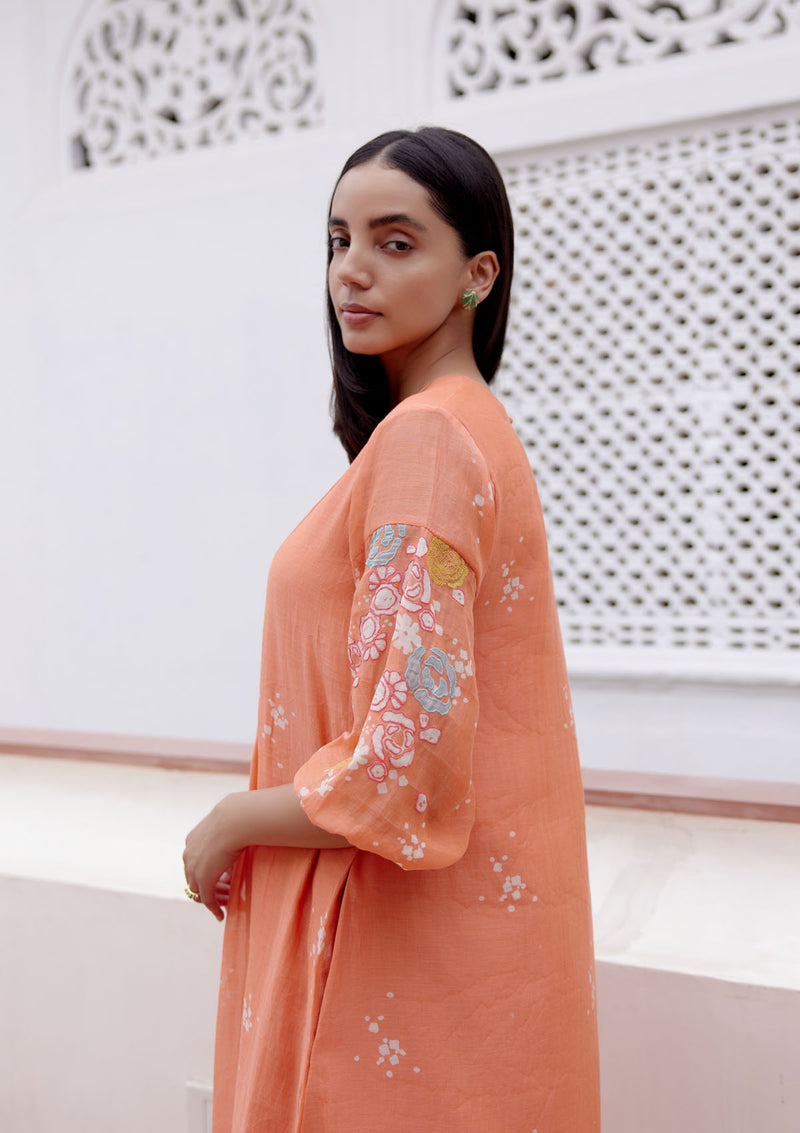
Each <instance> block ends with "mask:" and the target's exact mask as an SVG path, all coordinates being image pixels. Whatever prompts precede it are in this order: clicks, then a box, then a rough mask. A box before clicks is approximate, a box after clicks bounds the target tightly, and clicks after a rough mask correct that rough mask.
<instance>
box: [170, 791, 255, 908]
mask: <svg viewBox="0 0 800 1133" xmlns="http://www.w3.org/2000/svg"><path fill="white" fill-rule="evenodd" d="M242 793H243V794H246V793H247V792H242ZM236 800H237V795H236V794H233V795H227V796H226V797H225V798H224V799H222V800H221V801H220V802H218V803H217V805H216V806H215V807H214V809H213V810H212V811H211V812H210V813H209V814H207V815H206V817H205V818H204V819H203V820H202V821H201V822H198V824H197V826H195V828H194V830H191V831H190V832H189V834H188V836H187V838H186V849H185V850H184V851H183V868H184V872H185V874H186V884H187V885H188V886H189V888H190V889H191V890H193V891H194V892H195V893H199V894H200V900H201V901H202V903H203V904H204V905H205V907H206V908H207V909H208V910H209V911H210V912H212V913H213V914H214V916H215V917H216V918H217V920H218V921H221V920H222V919H223V916H224V913H223V911H222V910H223V908H224V907H225V906H226V905H227V904H228V897H229V896H230V889H231V884H230V883H231V874H232V872H233V866H234V863H235V861H236V859H237V857H238V856H239V854H240V852H241V850H242V849H243V848H244V843H242V842H240V838H239V836H238V826H239V824H238V823H237V801H236Z"/></svg>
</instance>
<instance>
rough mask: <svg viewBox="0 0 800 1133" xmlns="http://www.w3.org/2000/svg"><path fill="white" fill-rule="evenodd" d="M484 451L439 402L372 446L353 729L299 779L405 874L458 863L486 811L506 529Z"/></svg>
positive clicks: (363, 521) (358, 561) (330, 821)
mask: <svg viewBox="0 0 800 1133" xmlns="http://www.w3.org/2000/svg"><path fill="white" fill-rule="evenodd" d="M409 429H411V438H412V439H413V441H414V443H413V444H412V446H411V449H412V450H413V453H415V454H416V456H415V459H414V462H413V467H412V468H411V469H409V466H408V458H409V455H411V454H412V453H411V451H410V450H409V448H408V443H409ZM420 430H421V431H422V434H423V436H422V439H423V441H424V442H429V445H428V448H427V456H426V455H425V450H424V446H423V451H422V452H421V450H420V448H419V444H418V442H419V440H420ZM454 431H455V436H454V435H453V432H454ZM386 433H389V434H390V435H389V436H386V435H385V434H386ZM391 434H393V435H391ZM476 453H477V449H476V448H475V446H474V444H473V442H472V441H471V439H470V438H469V436H468V435H467V434H466V433H464V432H463V430H461V429H460V426H458V423H457V422H454V421H452V420H448V417H447V415H446V414H440V413H439V412H437V411H431V410H426V411H424V412H422V414H421V416H420V412H419V411H417V412H415V413H413V414H407V415H403V418H402V419H401V420H400V421H399V422H398V423H397V425H396V426H395V427H393V428H392V429H387V430H385V431H384V436H382V437H381V438H379V443H378V444H376V445H374V446H372V449H371V452H370V459H369V460H368V461H366V462H365V468H364V469H363V472H362V478H363V479H364V484H365V488H364V496H363V498H362V499H361V500H360V501H359V500H357V499H356V500H354V514H353V516H352V517H351V548H352V550H351V555H352V558H353V566H354V571H355V573H356V575H357V577H358V582H357V586H356V592H355V597H354V601H353V606H352V610H351V618H350V630H349V640H348V642H347V651H348V659H349V662H350V670H351V675H352V689H351V705H352V714H353V726H352V729H351V730H350V731H348V732H347V733H345V734H344V735H342V736H340V737H338V738H337V739H336V740H334V741H333V742H332V743H329V744H326V745H325V746H324V747H322V748H320V749H319V750H318V751H317V752H315V753H314V755H313V756H312V757H311V758H310V759H309V760H308V761H307V762H306V763H305V764H304V765H303V766H302V767H301V768H300V770H299V771H298V773H297V775H296V776H295V780H294V785H295V790H296V791H297V793H298V796H299V798H300V801H301V803H302V806H303V808H304V809H305V811H306V813H307V814H308V816H309V818H310V819H311V821H312V822H314V823H315V824H316V825H318V826H321V827H323V828H324V829H326V830H329V831H331V832H334V833H337V834H341V835H343V836H344V837H345V838H347V839H348V841H349V842H351V843H352V844H353V845H355V846H357V847H359V848H360V849H362V850H367V851H370V852H372V853H375V854H379V855H381V856H382V857H385V858H387V859H389V860H391V861H393V862H396V863H397V865H399V866H401V868H403V869H438V868H441V867H443V866H448V865H451V864H452V863H453V862H455V861H457V860H458V859H459V858H460V857H461V856H462V854H463V853H464V851H465V850H466V847H467V843H468V841H469V835H470V830H471V828H472V824H473V820H474V814H475V798H474V792H473V788H472V748H473V743H474V737H475V729H476V727H477V720H478V694H477V686H476V677H475V661H474V641H473V638H474V626H473V606H474V602H475V595H476V592H477V589H478V586H479V581H480V573H481V570H482V563H483V561H484V553H483V552H481V539H482V538H483V539H484V548H485V549H486V551H488V549H489V548H488V542H490V536H489V534H487V533H490V531H491V530H493V503H492V501H493V493H492V488H491V483H490V482H489V481H488V479H487V477H488V473H487V470H486V467H485V464H484V462H483V460H482V459H480V458H479V454H478V455H476ZM398 457H399V464H398ZM426 475H427V476H428V477H433V478H434V484H433V489H434V490H433V491H432V492H431V491H430V490H429V489H430V487H431V485H430V482H429V481H428V480H426ZM436 481H438V485H437V483H436ZM415 482H416V483H417V484H419V483H424V484H425V485H426V488H427V489H428V491H427V492H426V494H424V495H420V493H419V492H416V491H415V490H414V483H415ZM420 510H422V511H424V512H425V513H426V514H425V515H424V516H421V515H420ZM422 518H424V519H425V522H421V521H420V520H421V519H422ZM359 544H360V549H359ZM343 645H344V643H343Z"/></svg>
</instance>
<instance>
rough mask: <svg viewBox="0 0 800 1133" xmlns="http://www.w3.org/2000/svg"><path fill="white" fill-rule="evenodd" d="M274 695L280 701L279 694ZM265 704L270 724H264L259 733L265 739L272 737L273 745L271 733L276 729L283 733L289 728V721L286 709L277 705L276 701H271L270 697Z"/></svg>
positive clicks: (273, 739) (273, 738) (273, 737)
mask: <svg viewBox="0 0 800 1133" xmlns="http://www.w3.org/2000/svg"><path fill="white" fill-rule="evenodd" d="M276 695H277V699H278V700H280V695H281V694H280V693H277V694H276ZM267 703H268V704H269V715H270V719H271V720H272V723H271V724H264V726H263V727H262V729H261V731H262V734H263V735H264V736H265V737H266V736H272V742H273V743H275V736H274V735H273V732H274V731H275V729H276V728H280V729H281V731H282V732H285V731H286V729H287V728H288V727H289V720H288V718H287V716H286V709H285V708H284V707H283V705H282V704H278V703H277V701H275V700H273V699H272V697H270V698H269V699H268V701H267Z"/></svg>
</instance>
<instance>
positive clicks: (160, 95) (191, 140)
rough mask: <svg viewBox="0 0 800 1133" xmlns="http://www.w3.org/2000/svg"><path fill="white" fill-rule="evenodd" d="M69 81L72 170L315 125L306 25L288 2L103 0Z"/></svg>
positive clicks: (317, 115)
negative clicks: (73, 168)
mask: <svg viewBox="0 0 800 1133" xmlns="http://www.w3.org/2000/svg"><path fill="white" fill-rule="evenodd" d="M67 82H68V95H67V99H68V103H69V117H70V122H69V127H68V134H69V141H70V145H71V163H72V165H73V166H74V167H76V168H81V167H85V166H108V165H119V164H122V163H130V162H136V161H141V160H144V159H148V158H154V157H159V156H162V155H164V154H167V153H174V152H176V151H180V150H187V149H194V148H196V147H199V146H214V145H219V144H223V143H230V142H235V141H237V140H239V139H242V138H259V137H263V136H264V135H268V134H273V133H277V132H280V131H283V130H288V129H298V128H303V127H309V126H314V125H317V124H319V123H320V121H321V113H322V94H321V90H320V86H319V78H318V74H317V49H316V44H315V27H314V23H313V20H312V16H311V13H310V11H309V9H308V7H307V6H306V5H305V4H303V3H300V2H296V0H102V2H101V3H95V4H93V5H92V6H91V7H90V8H89V10H88V12H87V14H86V17H85V18H84V20H83V23H82V25H81V27H80V29H79V31H78V35H77V37H76V39H75V42H74V44H73V49H72V52H71V55H70V60H69V66H68V74H67Z"/></svg>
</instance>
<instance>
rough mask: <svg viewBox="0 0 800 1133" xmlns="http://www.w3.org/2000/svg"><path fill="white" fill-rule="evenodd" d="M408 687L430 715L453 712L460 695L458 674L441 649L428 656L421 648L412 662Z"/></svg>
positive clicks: (433, 649)
mask: <svg viewBox="0 0 800 1133" xmlns="http://www.w3.org/2000/svg"><path fill="white" fill-rule="evenodd" d="M406 683H407V684H408V687H409V688H410V689H411V690H412V692H413V693H414V696H415V698H416V699H417V700H418V701H419V703H420V704H421V705H422V707H423V708H425V709H426V710H427V711H428V712H438V713H439V714H440V715H441V716H444V715H446V713H448V712H449V711H450V707H451V704H452V699H453V697H454V696H455V694H456V671H455V669H454V668H453V666H452V665H451V664H450V662H449V660H448V659H447V655H446V654H445V653H443V652H442V650H441V649H437V648H436V646H434V647H433V648H432V649H431V650H430V651H429V652H428V653H427V654H426V652H425V647H424V646H423V645H420V646H419V647H418V648H417V649H415V650H414V652H413V653H412V654H411V656H410V657H409V659H408V665H407V667H406Z"/></svg>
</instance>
